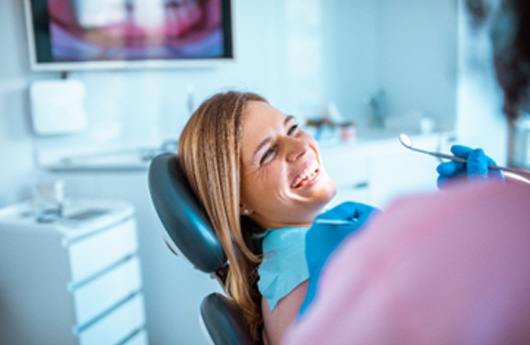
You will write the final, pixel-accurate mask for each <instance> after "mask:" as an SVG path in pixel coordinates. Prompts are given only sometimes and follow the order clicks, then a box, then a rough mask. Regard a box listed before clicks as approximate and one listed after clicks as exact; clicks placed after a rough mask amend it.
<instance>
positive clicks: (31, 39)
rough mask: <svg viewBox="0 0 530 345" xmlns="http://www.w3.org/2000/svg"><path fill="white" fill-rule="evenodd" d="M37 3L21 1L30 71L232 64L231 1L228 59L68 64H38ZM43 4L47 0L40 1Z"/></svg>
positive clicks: (231, 2) (230, 5)
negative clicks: (35, 10)
mask: <svg viewBox="0 0 530 345" xmlns="http://www.w3.org/2000/svg"><path fill="white" fill-rule="evenodd" d="M33 1H37V0H24V13H25V22H26V33H27V35H26V36H27V43H28V51H29V60H30V68H31V70H32V71H35V72H47V71H48V72H49V71H51V72H53V71H56V72H72V71H90V70H129V69H131V70H134V69H171V68H175V69H193V68H213V67H217V66H223V65H227V64H232V63H234V62H236V53H235V51H236V49H235V34H234V32H235V20H234V0H222V1H223V2H224V1H228V10H227V11H228V15H229V23H228V25H227V30H228V32H227V33H225V39H228V43H227V45H228V51H229V54H228V55H229V56H228V57H217V58H187V59H181V60H179V59H173V60H163V59H152V60H106V61H82V62H78V61H72V62H42V61H38V56H37V47H36V46H37V40H36V39H37V38H36V37H35V29H34V28H35V21H34V16H33V8H32V2H33ZM42 1H47V0H42Z"/></svg>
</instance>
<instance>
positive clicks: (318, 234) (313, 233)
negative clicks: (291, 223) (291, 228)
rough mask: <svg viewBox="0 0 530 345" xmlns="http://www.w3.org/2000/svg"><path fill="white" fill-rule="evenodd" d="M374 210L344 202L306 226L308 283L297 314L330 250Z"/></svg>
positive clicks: (314, 288)
mask: <svg viewBox="0 0 530 345" xmlns="http://www.w3.org/2000/svg"><path fill="white" fill-rule="evenodd" d="M377 211H378V210H377V209H376V208H374V207H372V206H369V205H365V204H361V203H356V202H345V203H342V204H340V205H339V206H336V207H335V208H332V209H331V210H329V211H326V212H324V213H322V214H321V215H319V216H318V217H317V218H316V219H315V221H314V222H313V225H312V226H311V228H310V229H309V230H308V232H307V234H306V238H305V257H306V262H307V268H308V271H309V285H308V288H307V293H306V297H305V300H304V303H303V304H302V306H301V307H300V311H299V317H300V316H302V315H303V314H304V313H305V311H306V310H307V308H308V307H309V306H310V305H311V302H312V301H313V298H314V297H315V295H316V292H317V288H318V280H319V277H320V274H321V272H322V269H323V268H324V266H325V265H326V263H327V261H328V259H329V257H330V256H331V254H332V253H333V252H334V251H335V249H337V248H338V247H339V246H340V244H342V242H343V241H344V239H346V238H347V237H349V236H350V235H352V234H354V233H357V232H358V231H359V230H361V229H363V228H364V225H365V224H366V223H367V221H368V220H369V219H370V218H371V216H372V215H373V214H374V213H376V212H377ZM326 220H333V221H346V222H345V224H326V223H324V222H325V221H326Z"/></svg>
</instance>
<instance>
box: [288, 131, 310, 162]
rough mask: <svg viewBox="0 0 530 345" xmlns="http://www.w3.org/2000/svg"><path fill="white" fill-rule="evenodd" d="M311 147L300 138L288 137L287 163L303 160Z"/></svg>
mask: <svg viewBox="0 0 530 345" xmlns="http://www.w3.org/2000/svg"><path fill="white" fill-rule="evenodd" d="M308 149H309V145H308V143H307V142H305V141H304V140H301V139H298V138H292V137H287V138H286V150H287V161H288V162H290V163H292V162H296V161H297V160H299V159H300V158H302V157H303V156H304V155H305V154H306V152H307V150H308Z"/></svg>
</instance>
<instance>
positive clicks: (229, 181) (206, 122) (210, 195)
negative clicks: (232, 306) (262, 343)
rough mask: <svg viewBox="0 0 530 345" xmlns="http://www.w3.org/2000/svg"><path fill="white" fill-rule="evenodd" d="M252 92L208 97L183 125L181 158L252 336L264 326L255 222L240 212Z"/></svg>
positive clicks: (227, 286) (228, 286) (256, 98)
mask: <svg viewBox="0 0 530 345" xmlns="http://www.w3.org/2000/svg"><path fill="white" fill-rule="evenodd" d="M248 101H262V102H266V100H265V99H264V98H263V97H261V96H259V95H257V94H253V93H242V92H233V91H232V92H226V93H219V94H216V95H214V96H212V97H211V98H209V99H207V100H206V101H204V102H203V103H202V104H201V106H200V107H199V108H198V109H197V110H196V111H195V112H194V113H193V115H192V116H191V118H190V119H189V121H188V123H187V124H186V127H185V128H184V130H183V132H182V134H181V136H180V139H179V148H178V157H179V162H180V164H181V166H182V168H183V170H184V172H185V174H186V177H187V178H188V181H189V183H190V186H191V188H192V190H193V191H194V193H195V195H196V196H197V198H198V199H199V201H200V202H201V203H202V205H203V207H204V208H205V211H206V213H207V215H208V217H209V219H210V222H211V224H212V226H213V228H214V231H215V233H216V235H217V238H218V239H219V241H220V242H221V245H222V246H223V249H224V251H225V254H226V257H227V259H228V272H227V276H226V282H225V290H226V291H227V292H228V293H229V295H230V296H231V297H232V298H233V299H234V300H235V302H236V303H237V304H238V305H239V306H240V307H241V309H242V310H243V313H244V316H245V320H246V322H247V326H248V327H249V329H250V332H251V335H252V336H253V338H254V339H257V338H258V336H259V333H260V332H259V331H260V329H261V327H262V325H263V318H262V314H261V296H260V294H259V291H258V289H257V278H258V277H257V266H258V265H259V263H260V261H261V256H260V255H258V254H256V253H254V252H253V251H252V250H251V248H250V241H251V240H250V239H251V238H252V237H251V236H252V233H253V232H255V231H256V229H257V228H256V225H255V223H253V222H252V221H250V219H246V218H247V217H242V216H241V215H240V181H241V180H240V169H241V164H240V150H241V121H242V115H243V112H244V109H245V104H246V103H247V102H248Z"/></svg>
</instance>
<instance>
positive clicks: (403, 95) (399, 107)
mask: <svg viewBox="0 0 530 345" xmlns="http://www.w3.org/2000/svg"><path fill="white" fill-rule="evenodd" d="M378 4H379V7H378V8H379V10H378V13H379V15H378V18H377V20H378V33H379V36H378V37H379V40H378V55H377V58H378V63H377V65H378V77H379V83H380V86H381V87H382V88H383V89H384V90H386V92H387V96H388V107H389V115H390V116H400V115H403V114H406V113H407V112H410V111H414V110H416V111H420V112H423V113H425V114H426V115H428V116H431V117H433V118H435V119H436V120H437V121H438V122H439V123H440V124H441V125H442V127H444V128H454V122H455V119H456V63H457V50H456V48H457V8H456V1H455V0H443V1H425V0H401V1H395V0H379V1H378Z"/></svg>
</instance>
